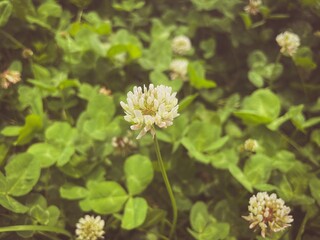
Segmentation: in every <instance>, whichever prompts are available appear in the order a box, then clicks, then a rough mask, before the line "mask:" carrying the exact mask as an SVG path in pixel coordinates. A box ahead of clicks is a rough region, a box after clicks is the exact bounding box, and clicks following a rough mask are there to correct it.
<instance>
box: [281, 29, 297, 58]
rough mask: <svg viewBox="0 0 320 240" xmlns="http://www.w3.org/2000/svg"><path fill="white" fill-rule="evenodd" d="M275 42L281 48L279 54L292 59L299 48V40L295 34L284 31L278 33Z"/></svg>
mask: <svg viewBox="0 0 320 240" xmlns="http://www.w3.org/2000/svg"><path fill="white" fill-rule="evenodd" d="M276 41H277V43H278V44H279V46H280V47H281V49H280V52H281V53H282V54H283V55H285V56H289V57H292V56H293V55H294V54H295V53H296V52H297V50H298V48H299V46H300V38H299V36H298V35H297V34H295V33H292V32H288V31H285V32H283V33H280V34H279V35H278V36H277V37H276Z"/></svg>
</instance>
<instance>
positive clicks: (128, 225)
mask: <svg viewBox="0 0 320 240" xmlns="http://www.w3.org/2000/svg"><path fill="white" fill-rule="evenodd" d="M147 211H148V204H147V201H146V200H145V199H144V198H130V199H129V200H128V202H127V203H126V206H125V208H124V215H123V218H122V223H121V227H122V228H124V229H127V230H131V229H134V228H137V227H139V226H140V225H141V224H143V222H144V221H145V219H146V216H147Z"/></svg>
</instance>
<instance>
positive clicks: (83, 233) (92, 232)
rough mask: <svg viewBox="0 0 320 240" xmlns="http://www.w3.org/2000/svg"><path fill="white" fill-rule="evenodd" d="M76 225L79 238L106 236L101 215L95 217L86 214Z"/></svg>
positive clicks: (92, 239) (89, 238)
mask: <svg viewBox="0 0 320 240" xmlns="http://www.w3.org/2000/svg"><path fill="white" fill-rule="evenodd" d="M76 227H77V229H76V235H77V240H97V239H103V238H104V237H103V235H104V231H103V228H104V220H102V219H101V217H100V216H97V217H93V216H89V215H85V216H84V217H83V218H80V219H79V222H78V223H77V225H76Z"/></svg>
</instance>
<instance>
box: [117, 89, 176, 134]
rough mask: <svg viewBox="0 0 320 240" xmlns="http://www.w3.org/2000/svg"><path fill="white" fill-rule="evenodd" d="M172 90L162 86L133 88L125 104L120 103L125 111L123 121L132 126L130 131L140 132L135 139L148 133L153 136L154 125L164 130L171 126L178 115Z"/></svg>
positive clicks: (174, 94)
mask: <svg viewBox="0 0 320 240" xmlns="http://www.w3.org/2000/svg"><path fill="white" fill-rule="evenodd" d="M176 94H177V93H176V92H174V93H172V88H171V87H167V86H164V85H159V86H156V87H154V86H153V84H150V85H149V89H148V88H147V87H146V86H143V90H142V88H141V87H136V86H135V87H134V88H133V92H131V91H130V92H128V94H127V103H124V102H122V101H121V102H120V105H121V107H122V108H123V109H124V110H125V114H126V116H125V117H124V119H125V120H126V121H127V122H130V123H131V124H132V126H131V129H132V130H141V131H140V133H139V135H138V137H137V139H140V138H141V137H142V136H144V135H145V134H146V133H147V132H148V131H150V132H151V134H152V136H154V135H155V129H154V125H157V126H158V127H160V128H166V127H168V126H171V125H172V124H173V119H174V118H176V117H177V116H179V114H178V107H179V105H177V104H178V99H177V98H176Z"/></svg>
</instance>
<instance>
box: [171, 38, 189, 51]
mask: <svg viewBox="0 0 320 240" xmlns="http://www.w3.org/2000/svg"><path fill="white" fill-rule="evenodd" d="M171 47H172V51H173V52H174V53H176V54H179V55H185V54H186V53H188V52H189V51H190V50H191V41H190V39H189V38H188V37H186V36H183V35H181V36H177V37H175V38H173V40H172V43H171Z"/></svg>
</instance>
